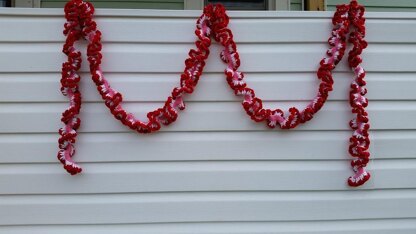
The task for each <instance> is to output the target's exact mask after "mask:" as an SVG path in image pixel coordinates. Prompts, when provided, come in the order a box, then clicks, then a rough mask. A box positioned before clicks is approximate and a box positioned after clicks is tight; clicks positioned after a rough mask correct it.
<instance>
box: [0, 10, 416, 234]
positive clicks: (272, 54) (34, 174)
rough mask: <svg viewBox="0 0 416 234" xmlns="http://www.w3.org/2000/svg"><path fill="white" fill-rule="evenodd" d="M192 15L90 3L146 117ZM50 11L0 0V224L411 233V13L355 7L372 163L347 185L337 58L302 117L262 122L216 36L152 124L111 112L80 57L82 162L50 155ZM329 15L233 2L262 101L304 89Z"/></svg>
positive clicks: (55, 88)
mask: <svg viewBox="0 0 416 234" xmlns="http://www.w3.org/2000/svg"><path fill="white" fill-rule="evenodd" d="M200 13H201V12H199V11H148V10H115V9H111V10H108V9H107V10H105V9H99V10H97V17H96V19H97V21H98V25H99V28H100V30H101V31H102V32H103V40H104V45H103V46H104V49H103V54H104V60H103V66H102V68H103V70H104V73H105V74H106V77H107V78H108V80H109V81H110V83H111V84H112V85H113V86H114V88H115V89H117V90H119V91H121V92H122V93H123V94H124V97H125V100H126V101H127V103H126V105H125V106H126V107H127V109H129V110H131V111H133V112H135V113H137V114H138V115H139V116H143V115H144V113H146V112H148V111H150V110H153V109H154V108H155V107H158V106H160V105H162V103H163V101H164V100H165V98H166V96H167V95H168V94H169V93H170V91H171V89H172V87H174V86H175V85H177V84H178V81H179V74H180V73H181V71H182V70H183V67H184V64H183V61H184V60H185V59H186V58H187V53H188V51H189V49H191V48H194V44H193V42H194V40H195V36H194V34H193V32H194V30H195V21H196V18H197V17H198V16H199V15H200ZM62 14H63V13H62V10H60V9H37V10H34V9H0V28H1V29H2V33H0V122H1V124H0V150H1V152H0V233H8V234H22V233H31V234H32V233H34V234H38V233H39V234H40V233H42V234H44V233H81V234H83V233H105V234H107V233H108V234H110V233H111V234H112V233H140V234H155V233H161V234H173V233H175V234H179V233H186V234H271V233H273V234H286V233H297V234H301V233H302V234H304V233H306V234H316V233H320V234H321V233H322V234H347V233H352V232H354V233H359V234H361V233H366V234H391V233H394V234H413V233H415V232H416V179H415V178H416V153H415V152H416V144H415V142H416V121H414V120H415V119H416V92H415V91H414V90H416V27H414V25H415V24H416V20H415V19H416V16H415V15H414V14H411V13H401V14H395V13H368V14H367V15H368V20H367V23H368V34H367V36H368V37H367V38H368V41H369V47H368V49H367V50H365V52H364V55H363V59H364V67H365V69H366V70H367V72H368V75H367V80H368V88H369V93H368V98H369V99H370V105H369V107H368V111H369V113H370V117H371V126H372V130H371V139H372V145H371V152H372V155H373V157H372V161H371V163H370V165H369V169H370V171H371V172H372V175H373V177H372V180H371V181H369V182H368V184H366V185H365V186H363V187H361V188H358V189H352V188H350V187H348V186H347V185H346V179H347V177H348V176H349V175H351V173H352V171H351V168H350V166H349V162H350V156H349V155H348V152H347V148H348V139H349V137H350V136H351V130H350V129H349V127H348V122H349V120H350V119H351V117H352V114H351V113H350V107H349V104H348V101H347V98H348V91H349V84H350V81H351V79H352V74H351V72H350V71H349V69H348V68H347V66H346V64H347V63H346V58H344V60H343V61H342V62H341V63H340V64H339V67H338V68H337V69H336V71H335V74H334V79H335V84H334V88H335V90H334V91H333V93H331V95H330V99H329V101H328V103H327V104H326V105H325V106H324V107H323V109H322V111H321V112H320V113H318V114H317V115H316V116H315V118H314V119H313V120H312V121H310V122H309V123H307V124H306V125H304V126H302V127H299V128H297V129H295V130H292V131H282V130H270V129H267V128H266V127H265V125H264V124H256V123H254V122H253V121H251V120H250V119H249V118H248V117H247V116H246V114H245V112H244V110H243V108H242V107H241V103H240V101H241V100H240V99H239V98H237V97H235V96H234V94H233V93H232V92H231V91H230V89H229V88H228V87H227V86H226V85H227V84H226V81H225V78H224V74H223V69H224V64H222V63H221V62H220V59H219V51H220V47H219V46H218V45H217V43H215V42H214V43H213V45H212V49H211V55H210V58H209V59H208V60H207V66H206V71H205V73H204V75H202V77H201V80H200V83H199V85H198V87H197V88H196V90H195V92H194V94H192V95H188V96H187V97H186V98H185V100H186V103H187V108H186V110H184V111H182V112H181V113H180V116H179V118H178V121H177V122H176V123H174V124H172V125H171V126H169V127H167V128H164V129H163V131H161V132H159V133H156V134H152V135H138V134H135V133H134V132H131V131H129V130H128V129H127V128H126V127H124V126H122V125H121V124H120V123H119V122H117V121H116V120H115V119H113V117H112V116H111V115H110V113H109V111H108V110H107V109H106V107H105V106H104V104H103V102H102V101H101V100H100V96H99V94H98V93H97V91H96V88H95V87H94V86H93V84H92V81H91V79H90V76H89V75H88V72H87V67H88V66H87V65H86V63H85V62H86V59H84V65H83V68H82V81H81V87H82V88H81V89H82V93H83V101H84V103H83V106H82V109H81V118H82V126H81V128H80V132H79V137H78V142H77V144H76V147H77V154H76V156H75V160H76V161H78V162H80V164H81V165H82V166H83V168H84V172H83V173H82V174H81V175H79V176H70V175H68V174H67V173H66V172H65V171H64V170H63V168H62V166H61V165H60V163H59V162H58V161H57V159H56V152H57V139H58V134H57V130H58V128H59V127H60V126H61V123H60V120H59V119H60V114H61V112H62V111H63V110H64V109H65V108H66V107H67V106H68V100H67V99H66V98H65V97H63V96H62V95H61V94H60V91H59V88H60V84H59V80H60V69H61V64H62V62H63V61H65V56H64V55H63V54H62V53H61V47H62V44H63V41H64V36H63V35H62V28H63V24H64V18H63V15H62ZM331 14H332V13H331V12H302V13H300V12H229V15H230V17H231V22H230V28H231V29H232V30H233V32H234V38H235V40H236V42H237V46H238V49H239V51H240V56H241V61H242V66H241V69H240V70H241V71H243V72H245V73H246V80H247V82H248V83H249V84H250V86H252V87H253V88H254V89H255V90H256V94H257V95H258V96H259V97H262V98H263V99H264V100H265V101H266V103H265V104H266V105H267V106H268V107H284V108H287V107H290V106H292V105H293V106H298V107H303V106H305V105H306V103H307V102H308V100H310V99H311V98H312V97H313V96H314V95H315V92H316V90H317V84H318V82H317V79H316V75H315V73H316V70H317V68H318V63H319V61H320V59H321V58H322V56H323V55H324V53H325V51H326V49H327V48H328V46H327V44H326V40H327V39H328V37H329V34H330V29H331V23H330V22H331ZM294 29H296V30H294ZM81 44H82V46H85V43H81ZM82 52H83V54H84V56H85V50H82Z"/></svg>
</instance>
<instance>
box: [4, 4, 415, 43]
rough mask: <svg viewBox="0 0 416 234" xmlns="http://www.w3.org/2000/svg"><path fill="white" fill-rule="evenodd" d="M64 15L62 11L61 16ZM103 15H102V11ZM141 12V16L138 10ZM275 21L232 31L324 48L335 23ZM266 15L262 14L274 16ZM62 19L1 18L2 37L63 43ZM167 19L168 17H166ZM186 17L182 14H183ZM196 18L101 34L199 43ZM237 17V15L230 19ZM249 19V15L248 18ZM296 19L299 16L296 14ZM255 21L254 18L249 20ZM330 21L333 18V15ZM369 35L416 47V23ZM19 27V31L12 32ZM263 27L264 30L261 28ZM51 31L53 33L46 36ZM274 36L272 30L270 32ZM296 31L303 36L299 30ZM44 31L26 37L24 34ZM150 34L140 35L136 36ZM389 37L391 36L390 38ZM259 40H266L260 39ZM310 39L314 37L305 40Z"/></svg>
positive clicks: (246, 39) (125, 23) (102, 21)
mask: <svg viewBox="0 0 416 234" xmlns="http://www.w3.org/2000/svg"><path fill="white" fill-rule="evenodd" d="M58 12H59V13H61V11H58ZM98 12H100V10H98ZM135 12H141V11H139V10H135ZM270 13H272V14H274V18H275V19H273V18H271V19H261V18H259V17H257V18H256V19H253V18H250V19H246V18H243V19H241V18H234V17H232V16H231V22H230V28H231V29H232V31H233V33H234V36H235V40H236V42H237V43H252V42H256V43H261V42H263V43H264V42H267V43H277V42H289V43H293V42H315V43H316V42H324V41H326V40H327V38H328V37H329V35H330V29H331V21H330V17H323V18H322V15H319V16H321V17H312V16H308V13H307V12H302V13H301V14H302V15H303V16H304V18H301V17H298V18H295V19H293V18H291V19H285V18H283V17H281V15H282V14H284V13H282V12H275V13H273V12H270ZM270 13H268V12H267V13H262V14H270ZM61 14H62V16H59V17H56V16H48V15H44V16H43V17H38V16H33V15H32V16H29V17H25V18H16V17H13V16H8V15H0V27H1V28H5V29H6V30H7V32H8V33H2V34H1V35H0V42H12V41H15V42H63V41H64V39H65V38H64V36H63V35H62V30H63V24H64V18H63V13H61ZM164 14H166V15H167V13H165V12H164ZM178 14H180V13H178ZM199 14H200V12H198V14H195V16H193V17H191V18H189V19H188V18H185V19H184V18H174V17H167V18H154V17H152V18H150V17H132V18H129V19H128V20H126V19H125V17H117V16H115V17H114V16H113V17H111V18H108V17H106V18H103V17H100V15H98V16H97V22H98V25H99V29H100V30H101V31H102V32H103V41H104V42H136V43H144V42H147V43H149V42H157V43H192V42H194V41H195V38H196V37H195V35H194V30H195V22H196V17H197V16H199ZM229 14H230V15H233V12H230V13H229ZM244 14H246V13H244ZM292 14H293V13H292ZM246 15H249V14H246ZM328 16H329V15H328ZM366 23H367V27H368V34H367V37H366V39H367V40H368V41H369V42H370V43H414V42H415V41H416V28H415V24H416V22H415V21H414V20H412V19H411V18H410V19H409V18H407V19H406V18H404V19H383V18H382V19H372V18H369V19H368V20H367V21H366ZM10 24H13V25H14V27H8V25H10ZM258 25H262V27H258ZM44 28H48V29H49V30H43V29H44ZM271 28H272V29H273V30H270V29H271ZM293 28H296V29H297V30H293ZM29 29H30V30H34V31H42V32H44V33H39V34H34V35H31V36H30V37H26V36H25V35H24V34H22V33H21V32H22V31H27V30H29ZM132 31H134V32H148V33H136V34H131V32H132ZM385 32H389V33H385ZM258 35H263V36H261V37H259V36H258ZM304 35H308V36H307V37H305V36H304Z"/></svg>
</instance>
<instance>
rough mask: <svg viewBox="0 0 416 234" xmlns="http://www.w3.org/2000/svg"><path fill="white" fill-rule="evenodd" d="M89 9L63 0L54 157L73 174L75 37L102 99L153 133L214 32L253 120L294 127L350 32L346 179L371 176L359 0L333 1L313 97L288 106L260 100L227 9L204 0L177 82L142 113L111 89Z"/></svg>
mask: <svg viewBox="0 0 416 234" xmlns="http://www.w3.org/2000/svg"><path fill="white" fill-rule="evenodd" d="M93 14H94V7H93V5H92V4H91V3H89V2H84V1H83V0H71V1H69V2H68V3H67V4H66V6H65V17H66V19H67V22H66V23H65V25H64V27H65V29H64V34H65V35H66V37H67V38H66V42H65V44H64V47H63V53H65V54H66V55H67V56H68V60H67V61H66V62H65V63H64V64H63V66H62V79H61V85H62V88H61V91H62V93H63V95H65V96H68V98H69V100H70V106H69V107H68V108H67V109H66V110H65V111H64V112H63V113H62V119H61V120H62V122H63V124H64V127H62V128H61V129H60V130H59V134H60V136H61V137H60V138H59V148H60V150H59V152H58V159H59V160H60V161H61V162H62V164H63V165H64V168H65V169H66V170H67V171H68V172H69V173H70V174H72V175H75V174H77V173H80V172H81V171H82V169H81V167H80V166H79V165H78V164H76V163H75V162H74V161H73V160H72V157H73V156H74V154H75V147H74V144H75V141H76V136H77V130H78V128H79V126H80V123H81V120H80V119H79V117H78V115H79V113H80V108H81V93H80V91H79V81H80V75H79V74H78V72H79V69H80V67H81V62H82V61H81V52H80V51H78V50H76V48H75V46H74V44H75V42H76V41H78V40H80V39H81V38H84V39H85V40H87V41H88V48H87V57H88V62H89V65H90V66H89V67H90V73H91V76H92V80H93V81H94V83H95V85H96V86H97V90H98V92H99V93H100V95H101V97H102V99H103V100H104V103H105V105H106V106H107V107H108V108H109V109H110V112H111V113H112V114H113V115H114V117H115V118H116V119H118V120H119V121H120V122H121V123H122V124H124V125H126V126H127V127H129V128H130V129H132V130H134V131H137V132H138V133H152V132H155V131H158V130H160V128H161V126H162V125H169V124H171V123H173V122H174V121H175V120H176V119H177V117H178V112H179V110H183V109H185V103H184V101H183V97H184V96H185V95H186V94H191V93H193V91H194V89H195V87H196V85H197V84H198V81H199V78H200V76H201V74H202V72H203V69H204V67H205V61H206V59H207V58H208V56H209V53H210V51H209V47H210V45H211V38H214V39H215V41H217V42H218V43H220V44H221V45H222V46H223V48H224V49H223V50H222V51H221V54H220V58H221V60H222V61H223V62H224V63H225V64H226V65H227V66H226V69H225V70H224V73H225V76H226V80H227V83H228V85H229V86H230V88H231V89H232V90H233V91H234V93H235V95H237V96H240V97H242V98H243V102H242V105H243V108H244V110H245V111H246V113H247V114H248V115H249V116H250V118H251V119H252V120H254V121H256V122H263V121H264V122H266V124H267V126H268V127H270V128H275V127H279V128H281V129H292V128H295V127H297V126H298V125H299V124H303V123H305V122H307V121H309V120H311V119H312V118H313V116H314V115H315V114H316V113H317V112H318V111H319V110H320V109H321V108H322V107H323V105H324V104H325V102H326V101H327V99H328V95H329V92H331V91H332V90H333V83H334V81H333V78H332V71H333V70H334V69H335V67H336V65H337V64H338V63H339V62H340V61H341V60H342V58H343V56H344V54H345V50H346V44H347V38H348V42H349V43H351V44H352V45H353V48H352V49H351V51H350V52H349V54H348V62H349V67H350V68H351V69H352V71H353V72H354V79H353V81H352V84H351V91H350V105H351V107H352V112H353V114H354V119H353V120H352V121H351V122H350V126H351V129H352V130H353V136H352V137H351V138H350V143H351V144H350V148H349V152H350V154H351V156H353V157H355V159H354V160H353V161H352V162H351V165H352V168H353V171H354V175H353V176H351V177H350V178H349V179H348V184H349V185H350V186H354V187H356V186H360V185H362V184H364V183H365V182H366V181H367V180H369V178H370V173H369V172H368V171H367V170H366V165H367V163H368V162H369V157H370V153H369V152H368V149H369V145H370V140H369V133H368V131H369V123H368V114H367V112H366V111H365V107H367V105H368V100H367V98H365V94H366V93H367V89H366V88H365V84H366V82H365V81H364V77H365V71H364V69H363V68H362V67H361V62H362V59H361V53H362V51H363V50H364V49H365V48H366V47H367V42H366V41H365V40H364V37H365V26H364V23H365V19H364V7H363V6H361V5H359V4H358V3H357V1H356V0H352V1H351V3H350V4H348V5H347V4H343V5H339V6H337V10H336V12H335V14H334V17H333V19H332V23H333V29H332V33H331V36H330V38H329V40H328V44H329V46H330V49H329V50H328V51H327V52H326V56H325V57H324V58H323V59H322V60H321V61H320V63H319V64H320V66H319V69H318V71H317V77H318V79H319V80H320V84H319V89H318V92H317V95H316V97H315V98H314V99H313V100H312V101H311V102H310V103H309V104H308V105H307V106H306V108H304V109H303V110H299V109H297V108H295V107H292V108H290V109H289V110H288V111H283V110H281V109H267V108H264V107H263V101H262V100H261V99H260V98H258V97H257V96H256V95H255V92H254V90H253V89H251V88H249V87H248V85H247V83H246V82H245V80H244V73H242V72H240V71H238V68H239V67H240V56H239V54H238V52H237V45H236V43H235V42H234V40H233V34H232V31H231V30H230V29H229V28H228V23H229V17H228V15H227V14H226V11H225V8H224V7H223V6H222V5H220V4H218V5H208V6H206V7H205V8H204V12H203V14H202V15H201V16H200V17H199V18H198V20H197V22H196V30H195V34H196V36H197V40H196V42H195V46H196V49H191V50H190V51H189V53H188V55H189V57H188V58H187V59H186V60H185V69H184V71H183V73H182V74H181V76H180V85H179V86H177V87H175V88H174V89H173V90H172V93H171V95H170V96H169V97H168V98H167V99H166V101H165V103H164V105H163V106H162V107H160V108H158V109H156V110H154V111H151V112H149V113H148V114H147V120H146V121H141V120H139V119H137V118H136V117H135V116H134V115H133V114H132V113H130V112H128V111H126V110H125V109H124V108H123V106H122V104H123V96H122V94H121V93H120V92H118V91H116V90H115V89H113V88H112V87H111V86H110V84H109V82H108V81H107V80H106V79H105V77H104V74H103V72H102V70H101V67H100V66H101V60H102V57H103V55H102V54H101V50H102V43H101V36H102V34H101V32H100V31H99V30H98V29H97V23H96V22H95V21H94V20H93V18H92V16H93Z"/></svg>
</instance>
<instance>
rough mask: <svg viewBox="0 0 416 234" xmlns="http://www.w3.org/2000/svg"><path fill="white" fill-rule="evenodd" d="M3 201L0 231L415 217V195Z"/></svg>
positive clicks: (219, 195)
mask: <svg viewBox="0 0 416 234" xmlns="http://www.w3.org/2000/svg"><path fill="white" fill-rule="evenodd" d="M1 198H2V199H1V200H0V205H1V206H3V207H4V208H3V209H1V210H0V215H1V216H2V217H4V218H2V219H1V220H0V225H4V224H7V225H20V224H25V225H28V224H30V225H35V224H88V223H92V224H117V223H155V222H201V221H206V222H218V221H222V222H225V221H295V220H298V221H312V220H357V219H391V218H415V217H416V192H415V190H413V189H412V190H403V191H398V190H387V191H350V192H302V193H294V192H281V193H274V192H273V193H261V192H254V193H246V192H238V193H224V192H221V193H220V192H215V193H188V194H184V193H177V194H170V193H167V194H166V193H165V194H154V193H150V194H111V195H71V196H69V195H59V196H56V195H49V196H46V195H44V196H33V195H25V196H2V197H1ZM39 211H42V212H39ZM282 211H286V212H282ZM340 211H342V212H340ZM386 211H389V212H386Z"/></svg>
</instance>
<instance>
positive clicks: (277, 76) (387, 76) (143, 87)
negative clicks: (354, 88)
mask: <svg viewBox="0 0 416 234" xmlns="http://www.w3.org/2000/svg"><path fill="white" fill-rule="evenodd" d="M81 76H82V80H81V88H82V94H83V95H82V96H83V101H84V102H97V101H101V96H100V95H99V94H98V92H97V91H96V87H95V85H94V84H93V81H92V80H91V75H89V74H88V73H83V74H81ZM352 76H353V75H352V74H351V73H349V72H348V73H345V72H337V73H335V74H334V80H335V84H334V91H333V92H332V93H331V94H330V98H329V99H330V100H344V101H345V100H347V99H348V97H349V87H350V83H351V81H352ZM179 77H180V75H179V74H178V73H166V74H165V73H108V74H107V75H106V78H107V79H108V80H109V81H110V83H111V85H112V87H114V88H115V89H116V90H118V91H120V92H122V93H123V96H124V100H126V101H129V102H132V101H144V102H149V101H159V102H160V101H165V100H166V98H167V96H168V95H169V94H170V93H171V91H172V89H173V87H175V86H177V85H179ZM245 78H246V81H247V83H248V84H249V86H250V87H252V88H253V89H254V90H255V91H256V94H257V95H258V96H260V97H261V98H262V99H263V100H265V101H273V100H281V101H293V100H295V101H308V100H311V99H312V98H313V97H314V96H315V94H316V92H317V89H318V85H319V83H318V79H317V78H316V75H315V73H309V72H308V73H246V74H245ZM60 79H61V75H60V74H59V73H3V74H1V73H0V103H1V102H4V103H7V102H47V103H49V102H68V99H67V98H66V97H64V96H63V95H62V94H61V92H60V83H59V80H60ZM366 80H367V82H368V85H367V87H368V90H369V92H368V94H367V95H366V96H367V97H368V98H369V99H370V100H416V92H414V90H415V89H416V77H415V75H414V74H413V73H377V72H376V73H368V74H367V77H366ZM213 90H215V92H213ZM238 100H239V98H238V97H235V95H234V94H233V92H232V91H231V89H230V88H229V87H228V85H227V82H226V80H225V76H224V74H223V73H208V74H204V75H202V76H201V80H200V82H199V84H198V87H197V89H196V90H195V92H194V93H193V94H192V95H188V96H187V98H186V101H188V102H189V101H191V102H197V101H238Z"/></svg>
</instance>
